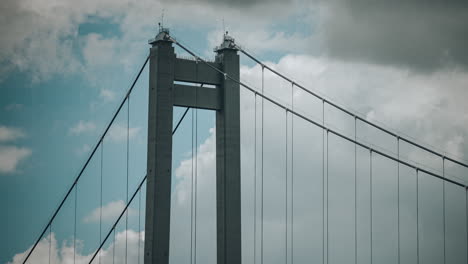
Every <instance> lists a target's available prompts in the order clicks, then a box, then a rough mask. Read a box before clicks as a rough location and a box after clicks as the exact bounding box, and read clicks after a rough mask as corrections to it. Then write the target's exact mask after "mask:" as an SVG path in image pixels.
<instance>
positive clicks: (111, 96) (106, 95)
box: [99, 89, 116, 102]
mask: <svg viewBox="0 0 468 264" xmlns="http://www.w3.org/2000/svg"><path fill="white" fill-rule="evenodd" d="M99 97H101V98H102V99H103V100H104V101H105V102H111V101H114V100H115V98H116V94H115V92H114V91H112V90H109V89H102V90H101V92H100V93H99Z"/></svg>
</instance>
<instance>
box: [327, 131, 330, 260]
mask: <svg viewBox="0 0 468 264" xmlns="http://www.w3.org/2000/svg"><path fill="white" fill-rule="evenodd" d="M326 136H327V263H329V262H330V261H329V257H330V255H329V253H330V250H329V246H330V243H329V241H330V239H329V238H330V236H329V230H328V229H329V228H328V226H329V223H330V222H329V221H328V216H329V214H328V209H329V208H328V199H329V195H328V191H329V188H328V176H329V175H328V160H329V151H328V137H329V135H328V129H327V135H326Z"/></svg>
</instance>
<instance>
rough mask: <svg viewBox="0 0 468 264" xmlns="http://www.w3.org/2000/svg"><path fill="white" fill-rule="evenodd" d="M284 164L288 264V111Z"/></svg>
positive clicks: (286, 255)
mask: <svg viewBox="0 0 468 264" xmlns="http://www.w3.org/2000/svg"><path fill="white" fill-rule="evenodd" d="M285 143H286V162H285V165H286V170H285V177H284V178H285V183H286V184H285V186H286V195H285V198H286V206H285V211H286V215H285V222H286V225H285V236H284V237H285V247H284V248H285V262H284V263H286V264H287V263H288V111H287V110H286V142H285Z"/></svg>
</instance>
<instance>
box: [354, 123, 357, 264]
mask: <svg viewBox="0 0 468 264" xmlns="http://www.w3.org/2000/svg"><path fill="white" fill-rule="evenodd" d="M356 123H357V118H356V116H354V141H355V142H357V124H356ZM354 264H357V144H356V143H354Z"/></svg>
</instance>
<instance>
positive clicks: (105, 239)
mask: <svg viewBox="0 0 468 264" xmlns="http://www.w3.org/2000/svg"><path fill="white" fill-rule="evenodd" d="M184 117H185V115H183V116H182V117H181V120H183V119H184ZM179 122H181V121H179ZM177 128H178V127H176V128H175V129H174V130H173V131H172V135H173V136H174V134H175V133H176V132H177ZM147 176H148V175H145V176H144V177H143V178H142V179H141V181H140V184H138V186H137V188H136V189H135V191H134V192H133V194H132V196H131V198H130V200H128V202H127V204H126V205H125V207H124V209H123V210H122V212H121V213H120V215H119V217H118V218H117V219H116V220H115V222H114V223H113V224H112V227H111V228H110V229H109V231H108V232H107V235H106V236H105V238H104V240H102V242H101V243H100V245H99V247H98V248H97V249H96V251H95V252H94V254H93V256H92V257H91V259H90V260H89V262H88V263H89V264H91V263H93V261H94V259H95V258H96V256H97V254H98V253H99V252H100V251H101V249H102V247H103V246H104V244H105V243H106V241H107V239H109V236H110V235H111V233H112V232H114V246H115V228H116V227H117V224H118V223H119V222H120V219H122V216H123V215H124V214H125V213H126V212H127V210H128V207H129V206H130V204H131V203H132V201H133V199H134V198H135V196H136V195H137V194H138V193H140V191H141V187H142V186H143V184H144V183H145V182H146V179H147Z"/></svg>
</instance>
